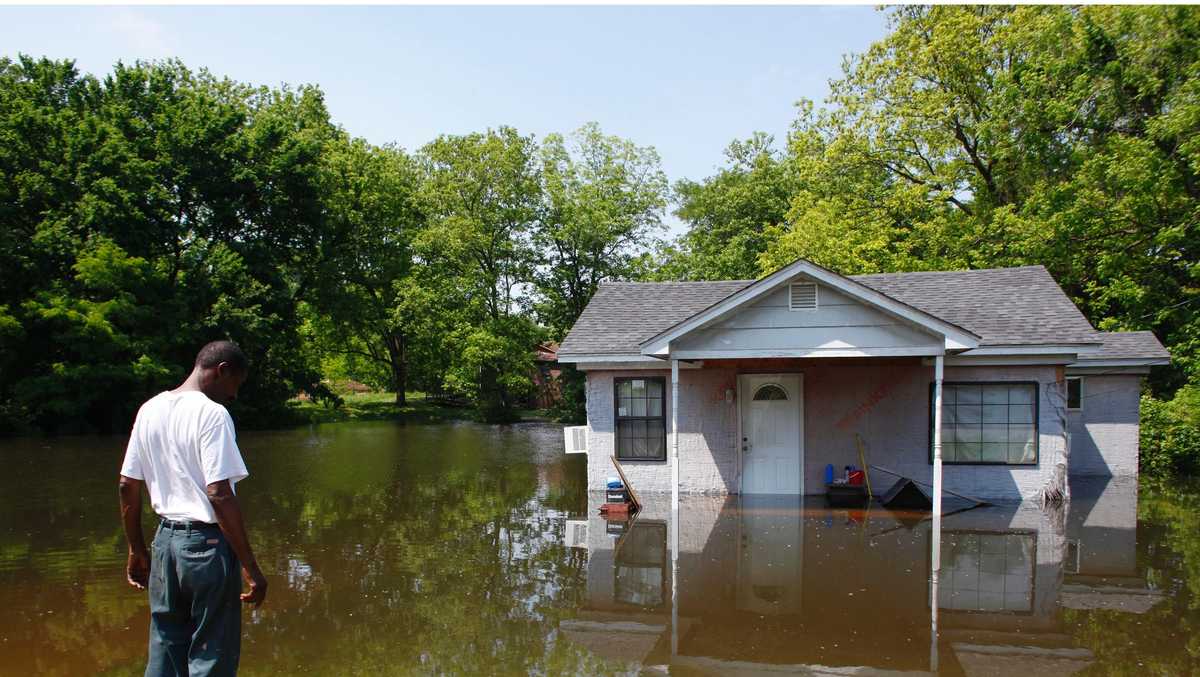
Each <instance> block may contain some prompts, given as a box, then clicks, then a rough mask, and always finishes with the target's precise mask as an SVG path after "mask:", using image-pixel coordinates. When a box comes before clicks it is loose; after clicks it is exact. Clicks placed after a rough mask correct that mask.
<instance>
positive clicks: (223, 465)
mask: <svg viewBox="0 0 1200 677" xmlns="http://www.w3.org/2000/svg"><path fill="white" fill-rule="evenodd" d="M246 372H247V363H246V356H245V354H244V353H242V351H241V349H240V348H238V347H237V346H236V345H235V344H233V343H231V342H229V341H214V342H212V343H209V344H208V345H206V346H204V348H202V349H201V350H200V354H198V355H197V356H196V363H195V365H194V366H193V368H192V373H191V375H190V376H188V378H187V380H186V381H184V382H183V384H182V385H180V386H179V387H178V388H176V389H175V390H171V391H168V392H163V393H159V394H158V395H156V396H154V397H153V398H151V399H149V400H147V401H146V403H145V404H143V405H142V408H141V409H140V410H138V415H137V420H136V421H135V422H134V424H133V432H132V433H131V434H130V436H129V448H128V449H127V450H126V452H125V462H124V464H122V466H121V480H120V490H121V491H120V493H121V521H122V523H123V524H124V527H125V537H126V539H127V540H128V541H129V563H128V566H127V569H126V575H127V578H128V580H129V583H130V585H132V586H134V587H135V588H138V589H143V588H145V587H147V586H149V588H150V657H149V662H148V663H147V665H146V675H147V676H151V675H189V674H190V675H192V676H193V677H195V675H232V674H235V673H236V672H237V666H238V658H239V656H240V654H241V639H242V638H241V634H242V633H241V626H242V617H241V609H240V608H239V607H240V605H239V603H238V599H239V595H240V599H241V601H243V602H248V603H251V604H254V605H255V606H256V607H257V606H258V605H259V604H261V603H262V601H263V599H264V598H265V597H266V596H267V580H266V578H264V577H263V573H262V571H261V570H260V569H259V568H258V562H256V561H255V559H254V553H253V552H251V550H250V541H249V539H247V538H246V528H245V525H244V524H243V522H242V510H241V507H240V506H239V505H238V500H237V497H236V496H235V495H234V492H233V485H234V483H236V482H238V481H239V480H242V479H245V478H246V476H247V475H248V474H249V473H247V472H246V465H245V464H244V463H243V462H242V454H241V452H240V451H239V450H238V447H237V442H236V441H235V435H234V429H233V419H231V418H230V417H229V412H227V411H226V410H225V407H224V406H222V405H221V404H220V403H223V402H231V401H233V400H234V399H236V398H237V392H238V388H240V387H241V385H242V383H243V382H244V381H245V380H246ZM143 484H145V486H146V488H147V489H148V490H149V492H150V505H152V506H153V507H154V511H155V512H156V513H158V515H159V517H161V518H162V521H161V522H160V523H159V526H158V530H157V532H156V533H155V536H154V544H153V547H154V552H153V554H151V553H150V552H148V551H147V550H146V542H145V540H143V537H142V526H141V514H142V485H143ZM239 562H240V563H241V565H240V566H241V572H242V576H243V577H244V578H245V579H246V583H247V584H248V585H249V586H250V592H247V593H245V594H240V593H241V590H242V586H241V581H240V580H239V579H238V575H237V570H238V567H239V564H238V563H239Z"/></svg>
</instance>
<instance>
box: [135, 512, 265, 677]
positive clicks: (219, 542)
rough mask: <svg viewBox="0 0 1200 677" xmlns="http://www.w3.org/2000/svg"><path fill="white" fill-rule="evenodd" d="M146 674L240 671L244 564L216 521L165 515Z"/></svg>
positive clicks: (154, 561)
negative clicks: (175, 518)
mask: <svg viewBox="0 0 1200 677" xmlns="http://www.w3.org/2000/svg"><path fill="white" fill-rule="evenodd" d="M149 588H150V657H149V661H148V662H147V664H146V677H160V676H167V675H170V676H172V677H174V676H176V675H178V676H188V675H190V677H198V676H200V675H214V676H217V675H235V674H237V667H238V659H239V658H240V656H241V650H242V648H241V647H242V610H241V600H240V599H239V598H238V595H239V594H240V593H241V591H242V577H241V566H240V565H239V564H238V560H237V557H236V556H235V555H234V554H233V550H232V549H231V548H230V547H229V542H228V541H226V540H225V536H224V535H223V534H222V533H221V529H220V528H218V527H217V526H215V525H203V524H197V523H191V524H179V523H171V522H167V521H165V520H164V521H163V523H162V524H160V525H159V527H158V531H157V532H156V533H155V535H154V544H153V545H152V546H151V549H150V586H149Z"/></svg>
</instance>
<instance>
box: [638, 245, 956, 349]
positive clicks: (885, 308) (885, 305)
mask: <svg viewBox="0 0 1200 677" xmlns="http://www.w3.org/2000/svg"><path fill="white" fill-rule="evenodd" d="M797 277H801V278H804V279H807V280H812V281H814V282H817V283H818V284H821V285H825V286H827V287H829V288H832V289H835V290H837V291H838V292H840V293H842V294H844V295H846V296H847V297H849V298H851V299H854V300H856V301H858V302H859V303H861V304H863V305H865V306H869V307H871V308H874V309H876V310H878V311H881V312H883V313H886V314H888V315H891V316H893V317H896V318H898V319H900V320H903V321H905V322H907V323H909V324H911V325H912V326H914V327H917V328H919V329H922V330H925V331H927V332H930V333H933V334H935V335H938V336H940V337H943V338H944V341H945V346H946V348H950V349H955V348H957V349H969V348H974V347H976V346H977V345H979V338H980V337H979V336H977V335H975V334H973V333H971V332H970V331H967V330H965V329H963V328H962V327H959V326H957V325H955V324H953V323H951V322H947V321H946V320H944V319H942V318H940V317H937V316H935V315H932V314H930V313H927V312H925V311H923V310H921V309H919V308H916V307H914V306H910V305H908V304H906V303H904V302H902V301H899V300H897V299H895V298H892V297H890V296H888V295H887V294H885V293H883V292H880V291H878V290H876V289H873V288H871V287H869V286H867V285H864V284H862V283H860V282H856V281H855V280H853V279H851V278H847V277H844V276H842V275H839V274H837V273H835V272H833V271H831V270H828V269H826V268H822V267H821V266H818V265H816V264H815V263H812V262H811V261H807V260H805V259H799V260H797V261H795V262H793V263H791V264H790V265H787V266H784V267H783V268H781V269H779V270H777V271H775V272H774V273H772V274H770V275H768V276H766V277H764V278H762V279H760V280H758V281H756V282H754V283H752V284H749V285H747V286H745V287H743V288H741V289H739V290H737V291H735V292H734V293H732V294H730V295H728V296H726V297H725V298H723V299H721V300H720V301H717V302H716V303H714V304H712V305H711V306H709V307H708V308H706V309H704V310H703V311H701V312H698V313H695V314H694V315H691V316H690V317H688V318H686V319H684V320H682V321H680V322H678V323H677V324H675V325H674V326H672V327H670V328H668V329H666V330H664V331H661V332H659V333H658V334H656V335H655V336H653V337H651V338H649V339H647V340H645V341H643V342H642V343H641V345H640V346H639V347H640V349H641V352H642V353H643V354H646V355H656V356H664V355H666V354H667V353H668V350H669V347H670V344H671V342H672V341H674V340H677V339H679V338H681V337H683V336H686V335H688V334H689V333H691V332H694V331H696V330H699V329H703V328H705V327H706V326H709V325H711V324H713V323H715V322H719V321H720V320H722V319H724V318H726V317H728V316H730V315H731V314H733V313H735V312H737V310H738V309H739V308H742V307H745V306H746V305H747V304H750V303H753V302H754V301H755V300H757V299H761V298H763V297H764V296H766V295H767V294H770V293H771V292H773V291H774V290H776V289H779V288H781V287H782V286H783V285H786V284H788V283H789V282H791V281H792V280H793V279H794V278H797Z"/></svg>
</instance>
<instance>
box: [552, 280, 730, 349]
mask: <svg viewBox="0 0 1200 677" xmlns="http://www.w3.org/2000/svg"><path fill="white" fill-rule="evenodd" d="M753 282H754V280H732V281H724V282H605V283H603V284H601V285H600V288H599V289H598V290H596V294H595V296H593V297H592V300H591V301H590V302H589V303H588V304H587V307H586V308H584V309H583V313H581V314H580V315H579V319H578V320H575V326H573V327H571V331H570V332H569V333H568V334H567V337H566V338H565V339H563V342H562V345H561V346H559V348H558V354H559V356H560V357H561V356H564V355H572V354H575V355H580V354H583V355H611V354H614V353H637V352H639V350H640V349H639V347H638V346H639V344H641V342H642V341H645V340H646V339H648V338H650V337H651V336H654V335H655V334H658V333H659V332H661V331H663V330H665V329H669V328H670V327H672V326H674V325H676V324H678V323H680V322H682V321H684V320H686V319H687V318H689V317H691V316H692V315H695V314H696V313H698V312H700V311H701V310H704V309H705V308H707V307H709V306H711V305H712V304H714V303H716V302H717V301H720V300H721V299H723V298H725V297H726V296H729V295H730V294H733V293H734V292H736V291H738V290H740V289H743V288H745V287H746V286H748V285H750V284H752V283H753Z"/></svg>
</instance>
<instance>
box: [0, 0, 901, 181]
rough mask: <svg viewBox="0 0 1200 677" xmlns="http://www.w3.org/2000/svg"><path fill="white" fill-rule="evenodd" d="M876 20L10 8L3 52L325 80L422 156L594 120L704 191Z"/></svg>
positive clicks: (364, 116)
mask: <svg viewBox="0 0 1200 677" xmlns="http://www.w3.org/2000/svg"><path fill="white" fill-rule="evenodd" d="M885 19H886V17H885V16H884V14H882V13H880V12H878V11H876V10H875V9H874V8H872V7H867V6H863V7H616V6H614V7H511V8H510V7H444V8H428V7H82V8H81V7H46V8H36V7H34V8H26V7H0V50H2V53H3V54H5V55H7V56H15V55H16V53H18V52H24V53H27V54H32V55H35V56H43V55H45V56H50V57H55V58H73V59H76V61H77V63H78V65H79V67H80V68H81V69H82V70H84V71H87V72H91V73H96V74H101V73H104V72H106V71H107V70H108V69H109V68H110V67H111V65H112V64H113V63H114V62H115V61H117V60H124V61H133V60H135V59H139V58H142V59H158V58H164V57H179V58H181V59H182V60H183V61H184V62H185V63H186V64H187V65H188V66H190V67H192V68H200V67H207V68H208V69H209V70H211V71H213V72H214V73H216V74H218V75H223V76H229V77H232V78H234V79H237V80H241V81H245V82H251V83H255V84H269V85H277V84H280V83H292V84H297V83H315V84H318V85H320V87H321V88H322V89H323V90H324V91H325V93H326V98H327V102H328V105H329V109H330V111H331V113H332V115H333V118H334V120H335V121H336V122H337V123H339V124H341V125H342V126H343V127H345V128H346V129H347V130H348V131H349V132H350V133H352V134H354V135H357V136H364V137H366V138H367V139H369V140H370V141H372V142H375V143H384V142H397V143H399V144H400V145H402V146H404V147H405V148H409V149H414V148H417V147H420V146H421V145H422V144H424V143H425V142H427V141H429V140H430V139H432V138H434V137H435V136H437V135H438V134H441V133H464V132H469V131H475V130H482V129H485V128H487V127H495V126H498V125H504V124H507V125H512V126H514V127H516V128H517V129H518V130H520V131H521V132H522V133H526V134H528V133H533V134H536V135H537V136H538V137H539V138H540V137H542V136H544V135H545V134H546V133H548V132H554V131H558V132H569V131H571V130H573V129H575V128H577V127H579V126H580V125H582V124H583V123H585V122H587V121H591V120H594V121H596V122H599V123H600V125H601V127H602V128H603V129H604V130H605V131H606V132H607V133H611V134H618V135H620V136H623V137H626V138H629V139H632V140H633V141H635V142H636V143H638V144H640V145H652V146H654V147H655V148H657V149H658V151H659V153H660V154H661V155H662V158H663V168H664V169H665V170H666V172H667V175H668V177H670V179H671V181H672V182H674V181H675V180H677V179H680V178H683V177H687V178H693V179H699V178H703V177H704V176H707V175H709V174H711V173H712V172H713V170H714V168H715V167H716V166H718V165H719V164H720V163H721V161H722V150H723V149H724V147H725V146H726V145H727V144H728V143H729V142H730V141H731V140H733V139H735V138H744V137H746V136H748V135H749V134H750V133H751V132H754V131H755V130H762V131H766V132H769V133H773V134H775V135H776V138H777V139H779V140H781V141H782V139H783V137H784V136H785V134H786V132H787V129H788V126H789V124H790V123H791V121H792V120H793V119H794V117H795V115H794V108H793V104H794V102H795V101H796V100H798V99H800V98H810V99H814V100H817V101H820V100H822V99H824V97H825V96H826V94H827V92H828V81H829V79H830V78H833V77H837V76H838V74H839V73H840V68H841V63H842V58H843V55H845V54H847V53H850V52H861V51H863V50H864V49H866V47H867V46H868V45H869V44H870V43H871V42H872V41H874V40H877V39H878V38H880V37H881V36H882V35H883V32H884V28H885Z"/></svg>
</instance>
